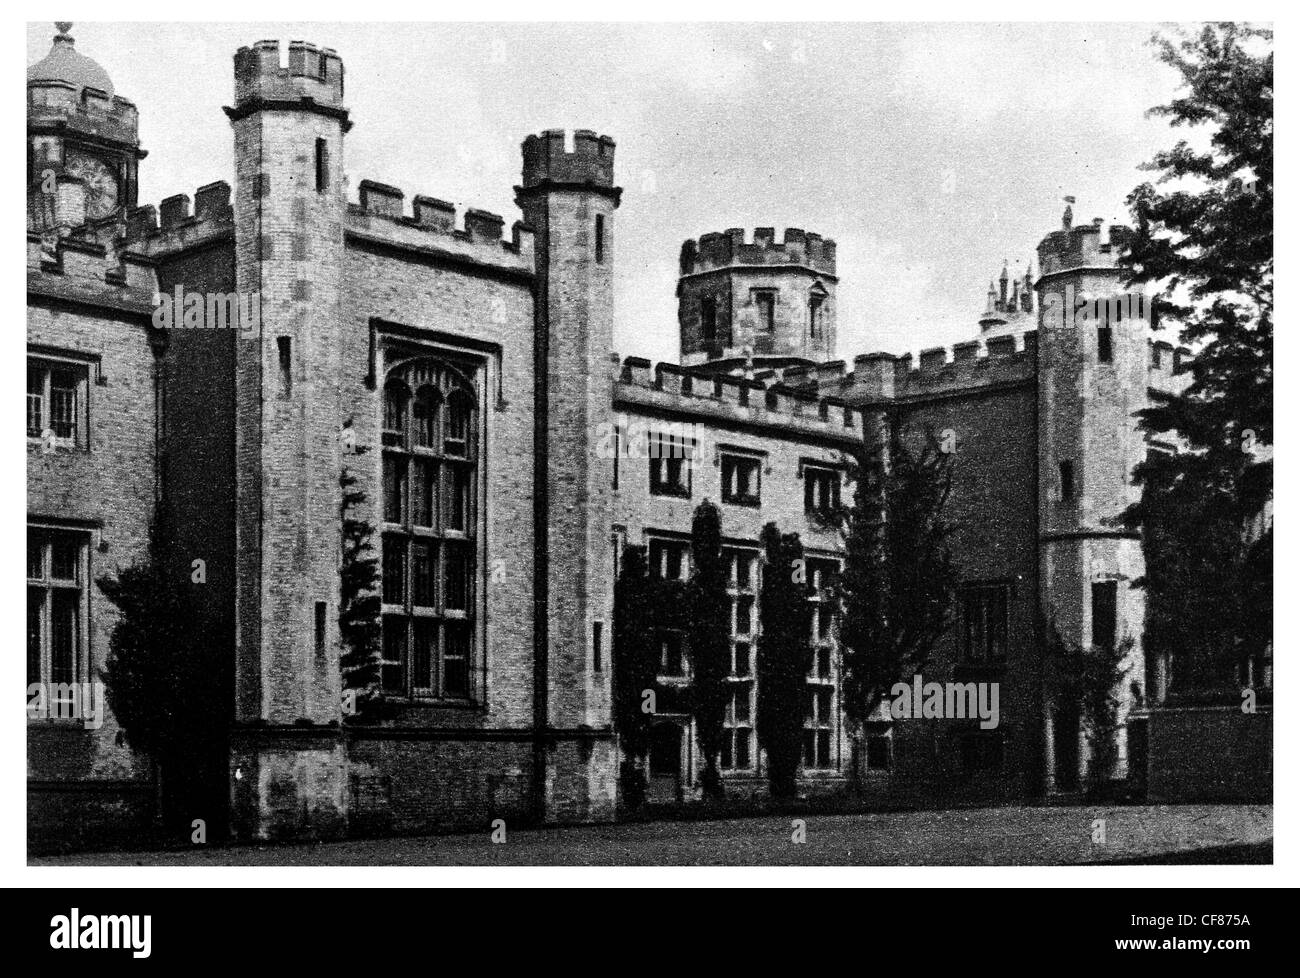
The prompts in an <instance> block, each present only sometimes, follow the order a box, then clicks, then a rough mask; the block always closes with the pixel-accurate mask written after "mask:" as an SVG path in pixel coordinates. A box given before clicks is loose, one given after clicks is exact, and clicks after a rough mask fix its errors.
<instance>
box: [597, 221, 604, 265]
mask: <svg viewBox="0 0 1300 978" xmlns="http://www.w3.org/2000/svg"><path fill="white" fill-rule="evenodd" d="M604 260H605V215H604V214H597V215H596V264H600V263H601V262H603V261H604Z"/></svg>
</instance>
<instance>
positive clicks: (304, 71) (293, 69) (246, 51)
mask: <svg viewBox="0 0 1300 978" xmlns="http://www.w3.org/2000/svg"><path fill="white" fill-rule="evenodd" d="M303 99H309V100H311V101H312V102H315V103H317V104H319V105H322V106H326V107H331V108H336V109H341V108H342V105H343V61H342V59H340V58H339V56H338V54H337V53H335V51H334V50H333V48H319V47H317V46H316V45H314V44H307V43H306V42H304V41H291V42H290V43H289V60H288V65H287V67H285V66H281V64H280V42H279V41H258V42H257V43H256V44H254V45H253V46H252V47H243V48H240V49H239V50H238V51H236V52H235V104H236V105H237V106H238V105H242V104H244V103H246V102H258V101H283V100H290V101H295V102H297V101H301V100H303Z"/></svg>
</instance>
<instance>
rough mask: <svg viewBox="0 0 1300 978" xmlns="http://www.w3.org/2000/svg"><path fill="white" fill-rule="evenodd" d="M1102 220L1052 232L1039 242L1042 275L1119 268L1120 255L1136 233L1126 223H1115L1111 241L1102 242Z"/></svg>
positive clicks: (1039, 261) (1110, 230) (1109, 231)
mask: <svg viewBox="0 0 1300 978" xmlns="http://www.w3.org/2000/svg"><path fill="white" fill-rule="evenodd" d="M1102 223H1103V222H1102V219H1101V218H1096V219H1094V220H1093V222H1092V223H1091V224H1080V225H1077V226H1075V227H1073V228H1070V229H1069V230H1068V231H1066V230H1061V231H1052V232H1051V233H1050V234H1048V235H1047V236H1046V237H1045V238H1043V240H1042V241H1041V242H1039V244H1038V264H1039V269H1040V274H1041V275H1052V274H1054V273H1056V272H1063V271H1068V270H1069V269H1072V268H1118V266H1119V256H1120V254H1121V253H1122V252H1123V250H1124V248H1125V247H1126V245H1127V243H1128V241H1129V239H1130V238H1131V237H1132V235H1133V229H1132V228H1130V227H1128V226H1126V225H1124V224H1112V225H1111V226H1110V228H1109V229H1108V234H1109V240H1108V241H1106V242H1102V240H1101V237H1102V234H1101V232H1102Z"/></svg>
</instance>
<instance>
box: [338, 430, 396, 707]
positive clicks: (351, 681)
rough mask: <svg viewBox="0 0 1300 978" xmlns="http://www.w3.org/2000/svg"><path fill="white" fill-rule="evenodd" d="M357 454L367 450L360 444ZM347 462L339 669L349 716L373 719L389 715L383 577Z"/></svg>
mask: <svg viewBox="0 0 1300 978" xmlns="http://www.w3.org/2000/svg"><path fill="white" fill-rule="evenodd" d="M357 451H358V452H363V451H365V448H364V447H358V448H357ZM356 485H357V478H356V476H355V475H353V474H352V472H351V470H349V469H348V468H347V467H346V466H344V468H343V471H342V472H341V474H340V476H339V486H340V488H341V489H342V490H343V492H342V500H341V502H340V504H339V519H340V521H341V523H342V527H343V556H342V561H341V563H340V566H339V638H340V639H341V641H342V643H343V652H342V655H341V656H340V658H339V668H340V670H341V671H342V673H343V677H342V679H343V690H344V692H345V693H350V694H352V695H351V697H350V698H351V699H352V702H353V706H354V707H355V712H354V713H353V714H352V717H351V718H355V719H358V720H376V719H381V718H383V717H384V716H387V715H388V714H389V712H390V711H389V710H388V709H387V708H386V704H385V701H384V698H383V696H382V692H381V676H380V670H381V662H382V655H383V624H382V619H381V616H380V612H381V607H382V606H381V604H380V602H381V600H382V598H381V593H380V587H381V583H382V577H381V573H380V570H379V558H378V557H377V556H376V555H375V550H374V545H373V543H372V541H373V539H374V533H375V528H374V525H373V524H372V523H370V522H369V521H368V520H366V519H363V518H361V517H359V516H358V515H357V511H358V510H359V509H360V508H361V507H362V506H363V505H364V504H365V502H366V499H367V495H366V493H365V492H364V491H363V490H361V489H358V488H357V487H356Z"/></svg>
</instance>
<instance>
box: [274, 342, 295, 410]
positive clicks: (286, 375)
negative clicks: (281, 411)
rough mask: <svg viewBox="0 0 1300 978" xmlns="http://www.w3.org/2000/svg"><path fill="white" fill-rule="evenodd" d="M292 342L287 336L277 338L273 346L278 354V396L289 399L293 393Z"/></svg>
mask: <svg viewBox="0 0 1300 978" xmlns="http://www.w3.org/2000/svg"><path fill="white" fill-rule="evenodd" d="M292 344H293V340H292V339H291V338H290V337H288V336H277V337H276V338H275V345H276V348H277V349H278V351H279V354H280V396H281V397H283V398H287V397H289V395H290V394H292V393H293V345H292Z"/></svg>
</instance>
